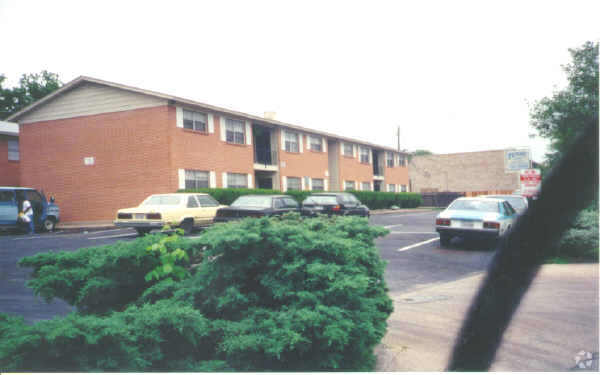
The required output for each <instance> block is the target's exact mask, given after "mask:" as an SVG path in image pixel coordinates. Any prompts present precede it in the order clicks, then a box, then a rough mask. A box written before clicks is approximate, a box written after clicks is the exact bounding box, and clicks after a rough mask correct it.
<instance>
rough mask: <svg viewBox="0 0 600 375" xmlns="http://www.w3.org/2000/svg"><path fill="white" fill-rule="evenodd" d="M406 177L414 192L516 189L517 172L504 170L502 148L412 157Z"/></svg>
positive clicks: (517, 183)
mask: <svg viewBox="0 0 600 375" xmlns="http://www.w3.org/2000/svg"><path fill="white" fill-rule="evenodd" d="M408 170H409V177H410V180H411V184H412V190H413V191H414V192H417V193H419V192H427V191H455V192H476V191H498V190H510V191H513V190H516V189H518V187H519V179H518V178H519V177H518V172H514V173H506V172H505V171H504V150H494V151H481V152H465V153H458V154H444V155H425V156H416V157H413V158H412V160H411V162H410V164H409V167H408Z"/></svg>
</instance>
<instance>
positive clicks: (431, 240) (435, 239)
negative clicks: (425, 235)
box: [396, 237, 440, 251]
mask: <svg viewBox="0 0 600 375" xmlns="http://www.w3.org/2000/svg"><path fill="white" fill-rule="evenodd" d="M439 239H440V238H439V237H436V238H432V239H430V240H427V241H423V242H418V243H416V244H414V245H410V246H406V247H403V248H400V249H398V250H396V251H406V250H410V249H412V248H415V247H418V246H421V245H425V244H428V243H430V242H433V241H437V240H439Z"/></svg>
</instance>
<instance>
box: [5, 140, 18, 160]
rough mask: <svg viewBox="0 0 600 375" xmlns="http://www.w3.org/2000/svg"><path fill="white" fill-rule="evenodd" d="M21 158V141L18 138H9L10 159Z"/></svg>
mask: <svg viewBox="0 0 600 375" xmlns="http://www.w3.org/2000/svg"><path fill="white" fill-rule="evenodd" d="M19 159H20V155H19V141H18V140H9V141H8V160H14V161H18V160H19Z"/></svg>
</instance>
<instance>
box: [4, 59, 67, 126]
mask: <svg viewBox="0 0 600 375" xmlns="http://www.w3.org/2000/svg"><path fill="white" fill-rule="evenodd" d="M5 80H6V77H5V76H4V75H3V74H0V119H6V118H7V117H9V116H10V115H12V114H14V113H16V112H18V111H20V110H21V109H23V108H25V107H27V106H28V105H30V104H31V103H33V102H35V101H36V100H39V99H41V98H43V97H44V96H46V95H48V94H50V93H52V92H53V91H55V90H57V89H59V88H60V87H61V86H62V85H63V84H62V82H61V81H60V79H59V78H58V74H55V73H50V72H48V71H46V70H42V71H41V72H40V73H33V74H23V75H22V76H21V79H20V80H19V85H18V86H16V87H13V88H5V87H3V82H4V81H5Z"/></svg>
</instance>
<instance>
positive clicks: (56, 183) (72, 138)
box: [20, 106, 176, 222]
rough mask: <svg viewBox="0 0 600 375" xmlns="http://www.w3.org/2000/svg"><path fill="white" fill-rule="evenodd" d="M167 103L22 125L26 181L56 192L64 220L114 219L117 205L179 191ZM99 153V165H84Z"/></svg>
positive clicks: (23, 172) (22, 161) (170, 111)
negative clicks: (170, 147) (173, 176)
mask: <svg viewBox="0 0 600 375" xmlns="http://www.w3.org/2000/svg"><path fill="white" fill-rule="evenodd" d="M173 113H174V112H173V111H172V110H171V108H169V107H167V106H161V107H153V108H144V109H136V110H131V111H123V112H113V113H105V114H99V115H92V116H83V117H77V118H70V119H61V120H52V121H43V122H38V123H31V124H24V125H21V126H20V149H21V163H20V165H21V168H20V169H21V183H22V184H23V185H24V186H31V187H36V188H42V189H44V191H45V193H46V194H47V195H51V194H52V195H54V196H55V197H56V203H57V204H58V205H59V206H60V208H61V220H62V221H63V222H69V221H91V220H109V219H114V217H115V213H116V210H117V209H119V208H124V207H131V206H136V205H138V204H139V203H140V202H141V201H142V200H143V199H144V198H146V197H147V196H148V195H150V194H154V193H165V192H172V191H175V189H176V186H175V185H173V182H172V181H170V180H169V178H168V177H167V176H169V174H170V173H171V167H170V158H169V150H168V144H169V143H168V142H167V141H166V138H167V137H168V134H169V133H168V131H167V128H168V127H169V126H171V125H172V126H175V117H174V114H173ZM90 156H93V157H94V158H95V164H94V165H92V166H86V165H84V158H85V157H90Z"/></svg>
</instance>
